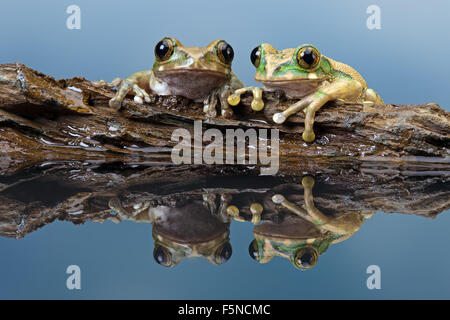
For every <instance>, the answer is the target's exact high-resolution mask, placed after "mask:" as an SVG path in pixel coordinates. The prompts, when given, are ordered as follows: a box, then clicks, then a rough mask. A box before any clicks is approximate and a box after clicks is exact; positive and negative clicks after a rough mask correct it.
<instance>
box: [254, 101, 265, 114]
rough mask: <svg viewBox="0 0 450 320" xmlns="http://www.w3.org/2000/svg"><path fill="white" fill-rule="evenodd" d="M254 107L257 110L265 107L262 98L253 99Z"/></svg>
mask: <svg viewBox="0 0 450 320" xmlns="http://www.w3.org/2000/svg"><path fill="white" fill-rule="evenodd" d="M252 109H253V110H255V111H261V110H262V109H264V102H263V101H262V99H253V101H252Z"/></svg>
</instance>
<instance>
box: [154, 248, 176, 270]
mask: <svg viewBox="0 0 450 320" xmlns="http://www.w3.org/2000/svg"><path fill="white" fill-rule="evenodd" d="M153 258H154V259H155V261H156V262H157V263H158V264H160V265H162V266H164V267H170V266H171V265H172V255H171V254H170V252H169V251H168V250H167V249H166V248H164V247H162V246H160V245H156V246H155V249H153Z"/></svg>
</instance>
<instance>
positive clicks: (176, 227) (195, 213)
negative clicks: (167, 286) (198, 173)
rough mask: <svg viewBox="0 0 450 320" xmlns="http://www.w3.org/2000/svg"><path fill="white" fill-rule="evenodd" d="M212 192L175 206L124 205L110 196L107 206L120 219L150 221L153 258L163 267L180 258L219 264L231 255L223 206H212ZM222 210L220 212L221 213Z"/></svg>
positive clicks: (228, 220)
mask: <svg viewBox="0 0 450 320" xmlns="http://www.w3.org/2000/svg"><path fill="white" fill-rule="evenodd" d="M215 198H216V195H214V194H205V195H204V196H203V200H201V199H200V200H192V201H189V202H188V203H183V204H181V205H178V206H168V205H157V206H153V207H152V206H150V205H149V203H148V202H147V203H145V202H144V203H138V204H134V205H133V206H132V207H131V208H124V207H123V206H122V204H121V202H120V201H119V199H117V198H114V199H112V200H111V201H110V202H109V206H110V208H111V209H113V210H114V211H115V212H116V213H117V214H118V216H119V217H120V218H121V219H123V220H132V221H135V222H150V223H152V229H153V232H152V235H153V239H154V244H155V247H154V250H153V257H154V259H155V261H156V262H157V263H158V264H160V265H162V266H165V267H173V266H175V265H177V264H178V263H179V262H180V261H181V260H182V259H183V258H193V257H205V258H206V259H207V260H208V261H209V262H210V263H212V264H214V265H220V264H222V263H224V262H226V261H228V260H229V259H230V257H231V254H232V248H231V244H230V239H229V234H230V231H229V224H230V219H229V217H227V215H226V214H224V210H223V206H219V207H217V206H216V201H215V200H216V199H215ZM221 211H222V212H221Z"/></svg>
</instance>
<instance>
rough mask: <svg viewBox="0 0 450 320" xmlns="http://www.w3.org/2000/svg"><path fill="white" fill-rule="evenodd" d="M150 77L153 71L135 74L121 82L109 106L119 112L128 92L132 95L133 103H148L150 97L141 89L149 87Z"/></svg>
mask: <svg viewBox="0 0 450 320" xmlns="http://www.w3.org/2000/svg"><path fill="white" fill-rule="evenodd" d="M151 77H153V71H152V70H148V71H142V72H137V73H135V74H133V75H131V76H129V77H128V78H126V79H125V80H122V82H121V83H120V86H119V89H118V90H117V93H116V94H115V96H114V97H113V98H112V99H111V100H109V106H110V107H111V108H113V109H115V110H119V109H120V107H121V106H122V101H123V99H124V98H125V96H126V95H127V94H128V93H130V92H133V93H134V101H135V102H137V103H143V101H144V100H145V101H146V102H150V97H149V95H148V93H147V92H146V91H145V89H143V88H146V87H148V86H149V83H150V78H151Z"/></svg>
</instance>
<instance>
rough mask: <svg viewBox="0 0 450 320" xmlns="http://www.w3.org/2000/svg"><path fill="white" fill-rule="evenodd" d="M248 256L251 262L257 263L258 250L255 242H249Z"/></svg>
mask: <svg viewBox="0 0 450 320" xmlns="http://www.w3.org/2000/svg"><path fill="white" fill-rule="evenodd" d="M248 254H249V255H250V257H252V259H253V260H256V261H259V250H258V243H257V242H256V240H253V241H252V242H250V245H249V246H248Z"/></svg>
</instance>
